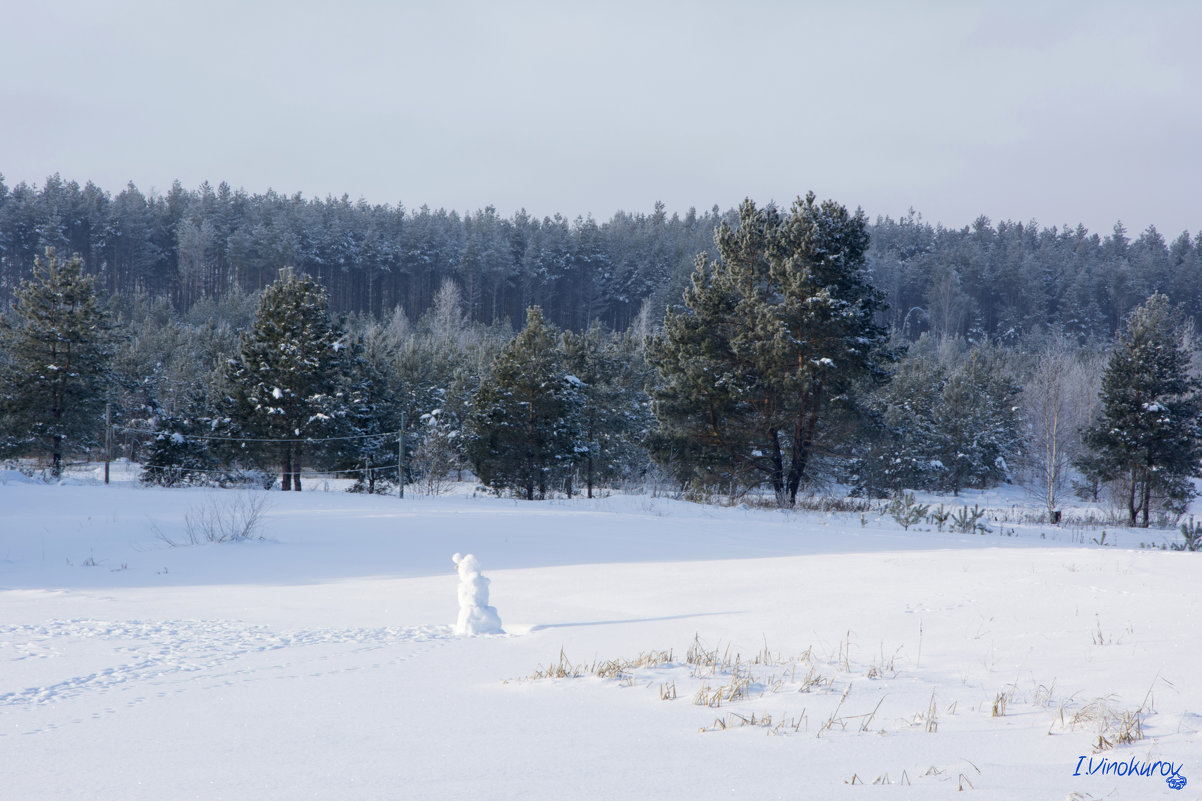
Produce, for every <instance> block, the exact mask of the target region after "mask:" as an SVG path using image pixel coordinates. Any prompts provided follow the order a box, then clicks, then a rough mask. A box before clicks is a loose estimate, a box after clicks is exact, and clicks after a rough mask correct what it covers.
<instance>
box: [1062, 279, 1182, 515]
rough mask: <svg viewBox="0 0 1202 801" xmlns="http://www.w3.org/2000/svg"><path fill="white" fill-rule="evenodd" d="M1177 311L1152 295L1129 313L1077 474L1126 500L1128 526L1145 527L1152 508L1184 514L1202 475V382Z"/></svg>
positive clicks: (1088, 433) (1110, 365)
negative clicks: (1108, 484) (1193, 372)
mask: <svg viewBox="0 0 1202 801" xmlns="http://www.w3.org/2000/svg"><path fill="white" fill-rule="evenodd" d="M1189 368H1190V354H1189V351H1188V349H1187V348H1186V347H1185V346H1184V344H1183V338H1182V320H1181V314H1180V312H1179V310H1176V309H1174V308H1172V307H1171V306H1170V305H1169V299H1168V298H1167V297H1165V296H1164V295H1160V294H1157V295H1153V296H1152V297H1150V298H1148V300H1147V301H1146V302H1145V303H1144V304H1143V305H1142V306H1140V307H1139V308H1137V309H1136V310H1135V311H1133V312H1132V313H1131V316H1130V318H1129V320H1128V322H1127V330H1126V331H1125V333H1124V334H1123V336H1122V337H1121V338H1120V340H1119V343H1118V345H1117V346H1116V347H1115V349H1114V351H1113V353H1112V354H1111V356H1110V361H1109V362H1108V363H1107V365H1106V371H1105V373H1104V374H1103V376H1102V408H1101V417H1100V419H1099V420H1098V421H1097V423H1096V424H1094V425H1092V426H1090V427H1089V428H1087V429H1086V431H1085V434H1084V441H1085V445H1086V447H1087V448H1088V450H1089V452H1088V453H1087V454H1086V455H1085V456H1084V457H1083V458H1081V459H1079V460H1078V462H1077V466H1078V468H1079V469H1081V470H1082V472H1084V473H1085V475H1086V477H1087V478H1090V479H1095V480H1098V481H1102V482H1112V483H1113V484H1115V485H1116V486H1117V487H1118V488H1119V489H1120V490H1121V492H1122V494H1123V497H1124V501H1125V503H1126V506H1127V515H1128V523H1129V524H1130V525H1132V526H1136V525H1139V526H1144V527H1146V526H1148V524H1149V521H1150V517H1149V515H1150V512H1151V509H1152V507H1153V505H1155V504H1161V505H1163V506H1164V507H1165V508H1167V509H1169V510H1171V511H1178V512H1179V511H1183V510H1184V509H1185V507H1186V506H1187V505H1188V503H1189V501H1190V499H1191V498H1192V497H1193V494H1194V489H1193V485H1192V483H1191V482H1190V480H1189V479H1190V478H1191V477H1194V476H1199V475H1202V468H1200V466H1199V457H1200V456H1202V450H1200V448H1199V442H1198V437H1199V433H1200V432H1199V420H1198V415H1199V411H1200V409H1202V397H1200V396H1199V394H1198V389H1199V382H1198V381H1197V380H1196V379H1195V378H1194V377H1192V376H1191V375H1190V369H1189Z"/></svg>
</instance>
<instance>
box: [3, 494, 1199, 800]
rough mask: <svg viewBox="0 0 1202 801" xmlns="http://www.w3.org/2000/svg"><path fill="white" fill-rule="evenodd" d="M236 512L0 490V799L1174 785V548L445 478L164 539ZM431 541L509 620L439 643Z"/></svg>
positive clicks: (1178, 661)
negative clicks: (236, 538) (569, 494)
mask: <svg viewBox="0 0 1202 801" xmlns="http://www.w3.org/2000/svg"><path fill="white" fill-rule="evenodd" d="M235 494H236V493H234V492H233V491H225V492H221V491H214V490H201V489H174V490H162V489H144V488H139V487H136V486H133V485H131V484H129V483H115V484H113V485H110V486H103V485H99V484H96V483H94V482H93V481H91V480H83V481H76V482H73V483H69V484H65V485H60V486H46V485H43V484H39V483H32V482H30V481H28V480H25V479H24V478H23V477H21V476H19V475H17V474H12V473H9V474H5V475H4V476H3V477H2V480H0V609H2V610H3V612H2V613H0V754H3V757H4V765H5V771H4V773H5V791H4V794H3V795H4V797H5V798H14V799H113V798H121V799H155V801H159V800H160V799H180V798H204V799H245V798H259V799H281V800H282V799H297V798H318V799H364V798H380V799H392V798H398V799H399V798H405V799H414V798H417V799H427V798H428V799H505V798H513V799H518V798H520V799H556V800H557V801H558V800H559V799H565V798H572V799H576V798H607V799H612V798H667V799H690V801H693V800H695V799H698V798H742V797H751V798H788V799H829V798H844V797H847V798H851V797H864V796H866V795H871V796H872V797H874V798H879V797H889V798H899V799H900V798H926V797H944V796H948V795H949V794H952V793H958V792H960V791H964V792H967V793H969V795H968V796H963V797H970V798H971V797H979V798H989V799H1014V798H1055V799H1061V798H1074V799H1089V798H1098V799H1100V798H1132V799H1136V798H1139V799H1146V798H1162V797H1163V798H1178V799H1182V798H1198V797H1200V796H1199V795H1198V790H1197V788H1198V787H1202V770H1200V768H1202V757H1200V756H1199V754H1200V753H1202V749H1200V745H1202V688H1200V687H1199V684H1198V682H1197V681H1196V679H1195V675H1196V672H1197V666H1198V664H1199V660H1200V659H1202V627H1200V626H1199V621H1200V616H1199V613H1200V606H1202V600H1200V597H1199V592H1198V586H1199V579H1200V578H1202V561H1200V559H1199V555H1198V554H1193V553H1176V552H1164V551H1159V550H1142V549H1140V548H1139V543H1140V541H1141V540H1143V541H1153V540H1155V541H1156V542H1161V541H1164V540H1166V539H1169V540H1171V539H1173V537H1174V533H1173V532H1172V531H1168V532H1165V531H1143V532H1139V531H1129V530H1120V531H1117V532H1116V531H1113V530H1111V529H1109V528H1107V539H1106V542H1107V543H1109V542H1112V541H1115V542H1117V545H1116V546H1109V545H1107V546H1099V545H1096V544H1095V543H1094V542H1093V540H1094V539H1096V538H1098V537H1099V536H1100V530H1098V529H1091V530H1078V531H1073V530H1071V529H1070V528H1067V527H1066V528H1059V529H1058V528H1053V527H1049V526H1040V525H1035V524H1024V523H1021V522H1019V523H1012V522H1003V523H1001V524H997V523H994V524H993V525H992V531H991V533H989V534H986V535H979V534H974V535H965V534H952V533H940V532H938V531H931V530H928V529H929V528H930V527H929V526H911V527H910V528H909V529H908V530H903V529H902V528H901V526H899V525H898V524H897V523H896V522H895V521H894V520H893V519H892V518H891V517H890V516H889V515H885V514H879V513H878V514H867V515H861V514H859V513H833V514H819V513H783V512H779V511H770V510H757V509H749V508H741V507H737V508H718V507H710V506H701V505H696V504H690V503H685V502H680V501H674V500H668V499H664V498H654V497H649V496H618V495H615V496H613V497H609V498H604V499H600V500H594V501H587V500H573V501H551V502H544V503H526V502H516V501H512V500H503V499H496V498H489V497H483V496H481V497H472V492H471V489H470V488H467V489H462V490H461V491H460V492H459V493H458V494H455V495H450V496H444V497H440V498H430V497H418V498H406V499H405V500H403V501H402V500H399V499H397V498H395V497H364V496H361V495H349V494H346V493H341V492H304V493H288V494H285V493H278V492H274V493H268V494H266V495H265V497H267V498H269V503H268V505H267V506H266V508H265V509H264V511H263V515H264V516H263V523H262V529H261V533H262V534H263V536H264V539H262V540H252V541H246V542H234V543H222V544H208V543H205V544H199V545H193V546H185V547H172V546H171V545H170V544H168V540H170V541H173V542H176V543H179V542H181V541H183V540H184V539H185V537H184V531H185V517H186V516H187V515H189V514H192V515H195V514H196V510H199V509H201V508H203V507H204V504H205V503H206V502H207V499H214V500H216V501H217V502H218V503H219V504H220V503H226V502H227V501H228V499H230V498H231V497H232V496H233V495H235ZM260 494H261V495H262V493H260ZM940 501H941V502H943V503H949V499H947V498H942V499H936V502H940ZM954 502H957V503H960V502H965V503H968V504H969V505H971V504H974V503H980V504H982V506H990V507H992V508H996V509H1002V510H1004V509H1007V508H1009V509H1010V510H1012V511H1013V512H1014V513H1013V514H1011V515H1010V516H1011V517H1012V518H1018V517H1019V516H1020V515H1019V514H1018V513H1017V510H1019V509H1020V508H1021V507H1022V505H1023V502H1022V499H1021V497H1019V496H1017V495H1013V494H1007V493H1005V492H1000V493H992V494H984V495H981V494H976V493H973V494H968V495H966V496H965V497H964V498H962V499H959V500H956V501H954ZM456 553H461V554H469V553H470V554H473V555H475V557H476V558H477V559H478V560H479V566H480V570H481V571H482V574H483V576H484V577H485V578H487V579H488V580H489V581H490V582H491V584H490V586H489V594H488V595H487V598H486V600H487V604H491V605H492V607H495V609H496V611H497V613H498V614H499V616H500V619H501V621H502V624H503V626H504V630H505V633H504V634H494V635H481V636H463V637H460V636H455V635H454V633H453V627H454V625H455V624H456V621H457V615H458V614H459V610H460V599H459V597H458V596H457V587H458V585H459V583H460V579H459V576H457V574H456V567H455V565H454V564H453V563H452V561H451V557H452V555H453V554H456ZM1099 737H1101V738H1103V740H1104V742H1101V743H1099ZM1124 741H1128V742H1124ZM1099 744H1100V745H1102V746H1103V748H1104V750H1101V751H1098V752H1095V749H1096V748H1097V747H1098V746H1099ZM1107 745H1113V746H1114V747H1113V748H1106V746H1107ZM1091 760H1092V761H1091ZM1119 763H1121V768H1119V767H1117V766H1118V765H1119ZM1157 763H1159V764H1157ZM1091 770H1092V771H1093V773H1092V774H1091V773H1090V771H1091ZM1132 773H1134V774H1135V775H1130V774H1132ZM1145 774H1155V775H1145ZM1178 777H1186V779H1187V780H1188V784H1187V785H1186V786H1185V788H1184V790H1182V791H1178V790H1175V789H1173V787H1172V786H1171V785H1170V782H1176V783H1180V781H1179V779H1178ZM874 783H876V784H878V785H879V786H875V787H874V786H872V785H874ZM861 784H864V785H867V787H861V786H860V785H861ZM956 797H962V796H959V795H957V796H956Z"/></svg>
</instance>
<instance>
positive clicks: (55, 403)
mask: <svg viewBox="0 0 1202 801" xmlns="http://www.w3.org/2000/svg"><path fill="white" fill-rule="evenodd" d="M83 268H84V263H83V259H81V258H80V257H79V256H78V255H76V256H72V257H71V258H70V259H67V260H66V261H65V262H63V261H59V259H58V257H57V256H56V255H55V252H54V249H53V248H47V249H46V252H45V255H44V256H40V257H38V258H37V259H36V260H35V262H34V268H33V279H32V280H27V281H22V282H21V287H20V289H19V290H18V291H17V293H16V302H15V304H14V306H13V309H12V311H11V313H10V315H9V316H8V317H7V318H5V320H4V321H3V330H2V331H0V340H2V342H3V348H0V350H2V351H3V352H4V353H6V357H5V359H4V362H3V363H2V364H0V370H3V376H2V378H3V381H0V386H2V387H3V390H0V392H2V393H3V394H2V395H0V417H2V418H3V421H2V422H0V429H2V430H3V432H4V434H3V446H4V450H6V451H8V452H10V453H16V454H22V453H38V452H40V453H42V454H46V455H48V456H49V457H50V472H51V475H52V476H54V477H55V478H57V477H58V476H60V475H61V474H62V467H63V459H64V457H65V456H66V455H67V454H69V453H80V452H82V451H85V450H87V449H88V448H92V447H95V446H96V445H97V444H98V435H99V433H100V432H101V431H102V430H103V428H104V404H105V397H106V394H107V392H108V390H109V385H110V383H111V376H112V358H113V335H112V326H111V322H110V319H109V315H108V313H107V312H106V311H105V309H104V308H103V307H102V306H101V304H100V302H99V300H98V299H97V297H96V291H95V287H94V281H93V279H92V277H91V276H86V275H84V272H83Z"/></svg>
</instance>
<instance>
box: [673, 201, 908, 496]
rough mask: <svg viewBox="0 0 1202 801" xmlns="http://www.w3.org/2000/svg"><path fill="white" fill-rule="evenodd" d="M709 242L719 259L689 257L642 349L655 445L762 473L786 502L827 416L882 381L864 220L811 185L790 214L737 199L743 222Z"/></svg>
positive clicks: (748, 476)
mask: <svg viewBox="0 0 1202 801" xmlns="http://www.w3.org/2000/svg"><path fill="white" fill-rule="evenodd" d="M714 239H715V244H716V245H717V250H718V258H717V259H716V260H711V259H710V258H709V257H708V256H706V255H704V254H703V255H701V256H699V257H698V259H697V265H696V269H695V271H694V273H693V279H692V285H691V286H690V287H689V288H688V289H687V290H686V292H685V295H684V308H683V309H673V310H669V312H668V314H667V316H666V318H665V320H664V333H663V335H662V336H661V337H659V338H657V339H656V340H655V341H654V342H653V344H652V347H651V348H650V352H649V358H650V359H651V361H652V363H653V364H654V365H655V366H656V367H657V368H658V369H659V372H660V375H661V380H660V385H659V386H658V387H657V389H656V390H655V392H654V397H655V413H656V416H657V417H658V418H659V421H660V424H661V425H662V426H663V428H664V432H665V435H666V437H664V438H661V442H663V441H674V442H675V443H677V445H678V450H679V451H680V452H684V453H690V454H691V458H694V459H696V460H697V462H698V465H697V466H698V467H699V468H700V470H701V471H702V472H703V473H704V474H708V475H709V476H710V477H711V479H714V478H719V479H720V478H728V479H731V480H736V481H750V482H751V483H758V482H759V481H764V482H766V483H767V484H768V485H769V486H770V487H771V488H772V489H773V491H774V492H775V493H776V496H777V498H778V500H780V501H781V502H782V503H788V504H792V503H794V502H795V500H796V498H797V491H798V489H799V488H800V486H801V484H802V482H803V481H805V480H808V479H809V478H810V477H811V476H810V474H809V471H810V470H811V463H812V460H813V457H814V454H815V450H816V448H817V447H818V444H819V442H820V439H821V437H822V434H823V428H822V423H823V420H824V419H826V417H827V416H828V415H829V414H830V413H831V412H832V411H834V410H836V409H838V408H839V407H840V406H841V405H846V404H847V403H848V402H849V400H850V393H851V392H852V390H853V389H854V388H855V387H856V386H857V384H858V383H860V382H862V381H863V380H865V379H869V380H878V379H882V380H883V378H884V373H883V371H882V368H881V365H882V362H883V361H884V360H885V359H886V358H887V356H888V353H887V350H886V348H885V331H884V329H883V328H882V327H881V326H880V325H879V324H878V323H877V322H876V320H875V317H876V315H877V313H878V312H879V311H881V309H882V308H883V300H882V295H881V293H880V292H878V291H877V290H876V289H874V288H873V287H872V286H871V284H870V282H869V279H868V275H867V272H866V270H865V263H864V253H865V250H866V248H867V247H868V233H867V225H866V222H865V220H864V216H863V214H862V213H859V212H857V213H856V214H850V213H848V211H847V209H846V208H844V207H843V206H841V205H839V204H837V203H834V202H832V201H826V202H824V203H821V204H819V203H817V202H815V199H814V195H813V194H812V193H811V194H809V195H807V196H806V197H805V199H798V200H797V202H796V203H794V205H793V207H792V209H791V211H790V213H789V214H788V215H782V214H781V213H780V212H779V211H777V210H776V209H775V208H773V207H768V208H765V209H757V208H756V206H755V204H754V203H752V202H751V201H750V200H747V201H744V202H743V204H742V205H741V206H740V208H739V224H738V227H737V228H733V229H732V228H730V227H729V226H728V225H727V224H726V223H723V224H722V225H721V226H719V228H718V230H717V232H716V233H715V237H714Z"/></svg>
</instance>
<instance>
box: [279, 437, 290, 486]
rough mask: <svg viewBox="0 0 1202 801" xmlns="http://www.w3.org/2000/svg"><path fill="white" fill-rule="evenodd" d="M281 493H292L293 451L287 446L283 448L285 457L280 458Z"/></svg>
mask: <svg viewBox="0 0 1202 801" xmlns="http://www.w3.org/2000/svg"><path fill="white" fill-rule="evenodd" d="M280 491H281V492H291V491H292V449H291V448H289V447H288V446H287V445H285V446H284V448H283V455H282V456H281V457H280Z"/></svg>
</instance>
